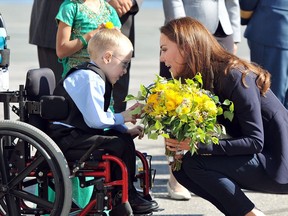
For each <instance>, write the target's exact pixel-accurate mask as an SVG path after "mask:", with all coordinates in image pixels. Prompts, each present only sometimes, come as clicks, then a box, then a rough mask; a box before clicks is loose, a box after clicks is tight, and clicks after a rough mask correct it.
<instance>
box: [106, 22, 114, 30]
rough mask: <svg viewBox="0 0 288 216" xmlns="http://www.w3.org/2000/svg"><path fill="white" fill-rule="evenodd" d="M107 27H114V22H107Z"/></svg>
mask: <svg viewBox="0 0 288 216" xmlns="http://www.w3.org/2000/svg"><path fill="white" fill-rule="evenodd" d="M105 28H107V29H113V28H114V24H113V23H112V22H107V23H105Z"/></svg>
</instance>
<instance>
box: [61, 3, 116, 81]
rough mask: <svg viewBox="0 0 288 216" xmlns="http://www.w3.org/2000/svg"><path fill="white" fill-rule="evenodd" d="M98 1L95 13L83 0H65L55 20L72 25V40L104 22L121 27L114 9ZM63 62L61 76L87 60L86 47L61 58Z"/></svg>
mask: <svg viewBox="0 0 288 216" xmlns="http://www.w3.org/2000/svg"><path fill="white" fill-rule="evenodd" d="M99 1H100V9H99V11H98V12H97V13H95V12H94V11H92V10H90V9H89V8H88V7H87V6H86V5H85V4H84V2H85V1H84V0H65V1H64V2H63V3H62V5H61V6H60V8H59V12H58V14H57V16H56V20H57V21H62V22H64V23H66V24H67V25H69V26H71V27H72V32H71V38H70V40H74V39H76V38H77V37H79V36H80V35H84V34H86V33H88V32H90V31H93V30H95V29H96V28H98V26H99V25H101V24H105V23H106V22H112V23H113V24H114V26H115V27H118V28H119V29H120V28H121V22H120V19H119V17H118V14H117V12H116V10H115V9H114V8H113V7H112V6H111V5H109V4H108V3H107V2H106V1H105V0H99ZM60 61H61V62H62V63H63V68H64V71H63V74H62V77H63V76H65V75H66V73H67V72H68V71H69V70H70V68H72V67H74V66H76V65H79V64H80V63H83V62H85V61H89V55H88V52H87V49H86V48H82V49H81V50H79V51H78V52H76V53H74V54H73V55H71V56H69V57H67V58H64V59H61V60H60Z"/></svg>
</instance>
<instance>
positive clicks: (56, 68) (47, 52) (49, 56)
mask: <svg viewBox="0 0 288 216" xmlns="http://www.w3.org/2000/svg"><path fill="white" fill-rule="evenodd" d="M37 52H38V60H39V66H40V68H50V69H51V70H52V71H53V72H54V74H55V79H56V83H57V82H58V81H59V80H60V79H61V74H62V73H63V67H62V64H61V63H59V62H58V57H57V55H56V50H55V49H51V48H45V47H39V46H37Z"/></svg>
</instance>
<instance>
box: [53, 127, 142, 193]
mask: <svg viewBox="0 0 288 216" xmlns="http://www.w3.org/2000/svg"><path fill="white" fill-rule="evenodd" d="M48 135H49V136H50V137H51V138H52V139H53V140H54V141H55V142H56V143H57V144H58V146H59V147H60V149H61V150H62V151H63V153H64V155H65V157H66V159H67V161H72V162H73V161H76V160H79V159H80V158H81V157H82V156H83V155H84V154H85V153H86V152H87V151H88V149H89V148H90V147H91V146H93V145H96V146H97V147H96V150H95V152H93V153H92V155H93V156H95V157H96V158H98V157H99V150H97V149H102V150H104V152H105V153H109V154H110V155H114V156H116V157H118V158H120V159H122V160H123V162H124V163H125V165H126V167H127V170H128V180H129V181H128V187H129V189H130V188H132V184H133V180H134V176H135V166H136V150H135V145H134V141H133V139H132V137H131V136H130V135H129V134H128V133H120V132H118V131H115V130H108V131H106V132H105V135H94V134H89V133H85V132H83V131H81V130H79V129H73V128H67V127H63V126H59V125H51V126H50V130H49V134H48ZM111 165H112V167H111V178H112V180H117V179H121V178H122V172H121V169H120V168H119V166H118V165H116V164H115V163H112V164H111Z"/></svg>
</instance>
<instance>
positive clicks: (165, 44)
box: [160, 34, 185, 77]
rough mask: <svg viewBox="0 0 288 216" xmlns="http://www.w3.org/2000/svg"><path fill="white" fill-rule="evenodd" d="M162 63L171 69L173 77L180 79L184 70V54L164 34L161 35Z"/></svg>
mask: <svg viewBox="0 0 288 216" xmlns="http://www.w3.org/2000/svg"><path fill="white" fill-rule="evenodd" d="M160 61H161V62H164V63H165V65H166V66H167V67H169V68H170V69H169V71H170V72H171V73H172V74H173V77H179V76H180V75H181V72H182V71H183V69H184V64H185V61H184V58H183V52H182V51H181V50H179V49H178V47H177V44H176V43H174V42H172V41H171V40H169V39H168V37H167V36H166V35H164V34H161V35H160Z"/></svg>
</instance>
